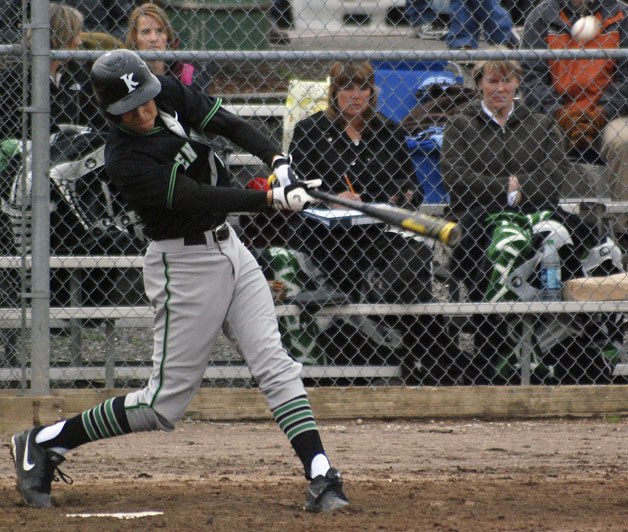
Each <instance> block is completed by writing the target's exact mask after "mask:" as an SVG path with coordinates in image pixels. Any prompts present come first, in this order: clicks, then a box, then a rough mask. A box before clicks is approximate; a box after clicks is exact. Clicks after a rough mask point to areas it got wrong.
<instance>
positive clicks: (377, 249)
mask: <svg viewBox="0 0 628 532" xmlns="http://www.w3.org/2000/svg"><path fill="white" fill-rule="evenodd" d="M290 154H291V156H292V158H293V167H294V169H295V171H296V173H297V175H298V176H299V177H300V178H303V179H314V178H318V179H322V181H323V186H324V188H328V189H331V190H332V191H333V192H335V193H336V194H338V195H339V196H342V197H346V198H349V199H353V200H361V201H367V202H372V201H375V202H382V203H388V204H392V205H398V206H402V207H410V208H412V207H414V208H418V206H419V205H420V204H421V201H422V199H423V192H422V189H421V187H420V185H419V183H418V181H417V179H416V176H415V169H414V165H413V163H412V160H411V157H410V154H409V152H408V150H407V149H406V145H405V133H404V131H403V130H402V129H401V128H400V127H399V126H398V125H397V124H395V123H394V122H391V121H390V120H388V119H386V118H384V117H383V116H382V115H380V114H379V113H378V112H377V91H376V88H375V74H374V71H373V67H372V66H371V65H370V64H369V63H367V62H358V63H355V62H336V63H334V64H333V65H332V67H331V69H330V87H329V92H328V107H327V109H326V110H325V111H321V112H318V113H316V114H314V115H313V116H311V117H308V118H306V119H304V120H302V121H301V122H298V123H297V124H296V126H295V130H294V134H293V137H292V144H291V146H290ZM300 229H301V230H300V233H299V236H300V240H299V243H300V245H301V246H302V249H303V251H306V252H308V253H311V254H313V257H314V259H315V260H316V261H317V262H318V264H319V266H320V269H321V270H322V272H323V273H324V274H325V275H326V276H327V279H328V281H329V282H330V284H332V285H333V286H334V287H335V288H338V289H340V290H342V291H344V292H346V293H348V294H349V295H350V296H351V297H352V298H353V300H355V301H368V302H372V303H407V304H412V303H418V302H427V301H431V300H432V285H431V260H432V249H431V246H430V245H429V244H427V243H426V242H424V241H421V240H420V239H414V238H407V237H405V236H402V235H400V234H398V233H394V232H388V231H386V226H384V225H383V224H373V225H360V226H352V227H349V228H347V227H333V228H330V227H326V226H323V225H320V224H319V225H317V223H316V222H310V220H308V219H307V218H305V219H304V220H303V223H302V224H301V227H300ZM372 322H373V323H376V321H375V319H373V320H372ZM378 323H379V325H381V326H383V327H387V328H388V329H387V330H388V331H390V329H391V328H394V329H395V330H396V331H397V333H398V334H397V335H398V336H399V334H400V338H401V343H400V345H399V346H398V348H396V349H392V350H393V351H394V353H395V354H397V355H399V356H400V358H401V363H402V368H404V370H405V373H404V376H405V377H406V379H407V381H406V382H411V381H414V382H417V381H421V382H424V383H427V382H430V383H435V382H437V381H439V380H440V379H441V377H442V373H444V372H445V371H446V368H447V367H448V366H449V364H448V363H446V362H445V360H444V354H443V355H442V356H441V353H440V347H441V346H438V343H439V338H440V339H442V338H443V329H442V325H441V323H440V322H439V319H438V318H434V317H431V316H388V317H386V318H381V319H379V322H378ZM345 332H347V331H345ZM389 336H394V333H393V334H392V335H389ZM358 342H359V340H357V339H356V338H352V339H349V341H348V346H346V348H345V349H343V350H344V352H345V353H347V354H348V352H349V351H351V350H350V349H349V347H355V350H354V352H356V353H360V354H363V355H364V356H363V358H362V360H363V361H364V362H366V363H377V362H381V358H384V359H387V356H386V355H387V353H384V352H382V350H380V352H379V353H377V354H378V355H379V357H380V359H379V360H373V359H369V358H368V356H366V355H365V350H364V349H363V348H361V347H360V346H359V345H358ZM427 353H429V356H430V360H431V361H428V360H427V355H426V354H427ZM389 354H390V353H388V355H389ZM349 362H353V363H356V359H354V360H349ZM417 367H420V368H422V369H421V370H420V371H418V370H417V369H416V368H417ZM437 374H438V375H437ZM428 379H429V381H428ZM442 382H444V381H442Z"/></svg>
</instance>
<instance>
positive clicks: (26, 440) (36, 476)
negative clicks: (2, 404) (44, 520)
mask: <svg viewBox="0 0 628 532" xmlns="http://www.w3.org/2000/svg"><path fill="white" fill-rule="evenodd" d="M42 428H43V427H36V428H32V429H29V430H25V431H24V432H21V433H20V434H15V435H14V436H13V437H12V438H11V456H12V457H13V462H14V463H15V472H16V474H17V490H18V491H19V492H20V493H21V494H22V499H24V502H25V503H26V504H27V505H29V506H34V507H35V508H50V507H51V506H52V502H51V500H50V485H51V484H52V481H53V480H54V481H59V479H62V480H63V481H64V482H66V483H67V484H72V479H71V478H70V477H68V476H67V475H65V474H63V472H62V471H60V470H59V469H57V468H58V466H59V464H60V463H61V462H63V461H64V460H65V458H64V457H63V456H61V455H60V454H57V453H55V452H53V451H50V450H46V449H44V448H43V447H42V446H41V445H39V444H38V443H37V442H36V441H35V436H37V433H38V432H39V431H40V430H41V429H42ZM56 473H57V474H56Z"/></svg>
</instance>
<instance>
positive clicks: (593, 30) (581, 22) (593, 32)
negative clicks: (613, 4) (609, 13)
mask: <svg viewBox="0 0 628 532" xmlns="http://www.w3.org/2000/svg"><path fill="white" fill-rule="evenodd" d="M601 32H602V24H601V23H600V21H599V20H598V19H597V18H596V17H594V16H593V15H587V16H586V17H582V18H581V19H578V20H577V21H576V23H575V24H574V25H573V26H572V27H571V36H572V37H573V38H574V39H576V40H577V41H578V42H581V43H582V44H585V43H587V42H589V41H591V40H593V39H595V38H596V37H597V36H598V35H599V34H600V33H601Z"/></svg>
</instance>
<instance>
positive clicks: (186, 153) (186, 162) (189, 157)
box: [174, 142, 198, 169]
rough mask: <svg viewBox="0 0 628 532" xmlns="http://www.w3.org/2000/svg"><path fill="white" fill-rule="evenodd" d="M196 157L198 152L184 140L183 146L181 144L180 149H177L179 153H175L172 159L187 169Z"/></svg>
mask: <svg viewBox="0 0 628 532" xmlns="http://www.w3.org/2000/svg"><path fill="white" fill-rule="evenodd" d="M197 157H198V154H197V153H196V152H195V151H194V149H193V148H192V146H190V143H189V142H186V143H185V144H184V145H183V146H181V149H180V150H179V153H177V156H176V157H175V158H174V160H175V161H176V162H178V163H179V164H181V165H183V168H185V169H187V168H188V167H189V166H190V165H191V164H192V163H193V162H194V161H196V158H197Z"/></svg>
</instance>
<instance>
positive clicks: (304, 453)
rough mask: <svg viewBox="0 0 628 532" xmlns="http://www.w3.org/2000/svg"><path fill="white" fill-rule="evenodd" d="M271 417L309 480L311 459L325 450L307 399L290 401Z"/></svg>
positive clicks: (275, 410) (301, 398) (276, 410)
mask: <svg viewBox="0 0 628 532" xmlns="http://www.w3.org/2000/svg"><path fill="white" fill-rule="evenodd" d="M273 416H274V418H275V421H276V422H277V424H278V425H279V428H281V430H282V431H283V432H284V433H285V434H286V436H287V437H288V440H289V441H290V443H291V444H292V447H293V448H294V450H295V452H296V453H297V456H298V457H299V460H301V463H302V464H303V469H304V471H305V478H307V479H308V480H309V479H310V467H311V465H312V459H313V458H314V457H315V456H316V455H317V454H325V449H323V443H322V441H321V436H320V434H319V432H318V428H317V427H316V421H315V420H314V414H313V413H312V407H311V406H310V402H309V400H308V398H307V397H306V396H305V395H302V396H300V397H296V398H294V399H291V400H290V401H288V402H287V403H284V404H283V405H281V406H278V407H277V408H275V409H274V410H273Z"/></svg>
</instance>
